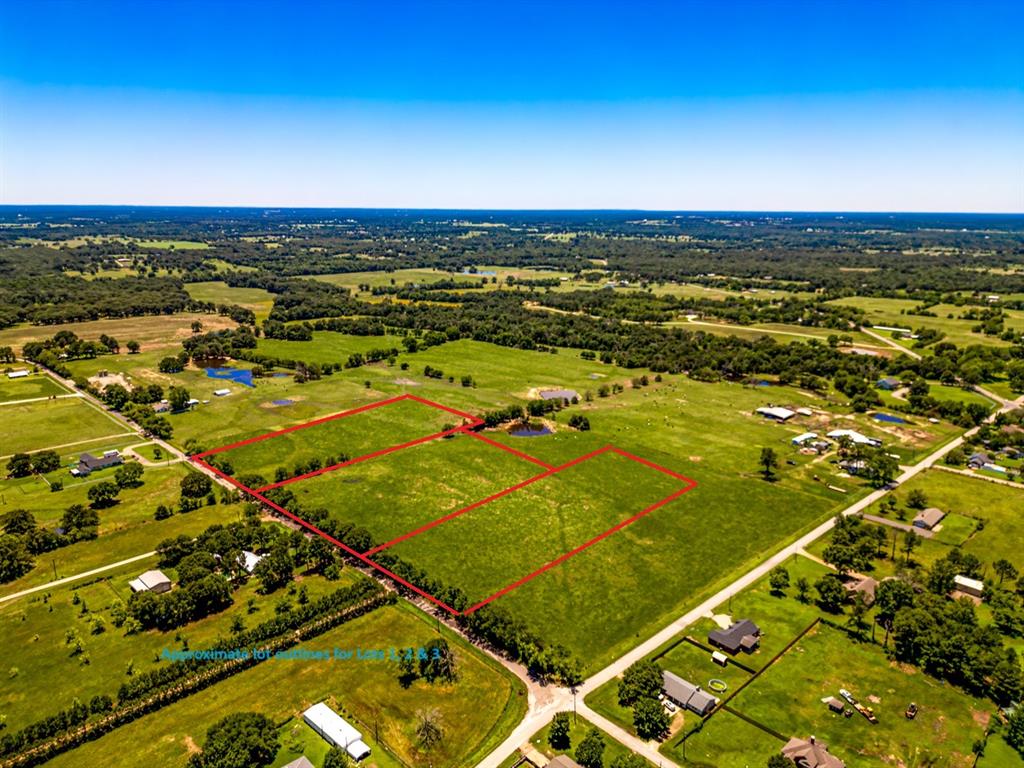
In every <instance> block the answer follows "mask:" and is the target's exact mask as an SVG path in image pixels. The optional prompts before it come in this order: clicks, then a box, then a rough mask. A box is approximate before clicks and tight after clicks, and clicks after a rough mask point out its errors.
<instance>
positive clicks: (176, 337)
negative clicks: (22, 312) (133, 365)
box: [0, 312, 235, 357]
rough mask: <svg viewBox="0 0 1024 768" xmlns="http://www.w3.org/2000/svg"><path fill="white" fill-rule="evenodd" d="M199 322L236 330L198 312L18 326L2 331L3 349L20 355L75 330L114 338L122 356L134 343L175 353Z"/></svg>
mask: <svg viewBox="0 0 1024 768" xmlns="http://www.w3.org/2000/svg"><path fill="white" fill-rule="evenodd" d="M195 320H199V321H200V322H201V323H202V324H203V328H204V329H205V330H207V331H214V330H219V329H221V328H234V327H235V323H234V321H232V320H230V319H229V318H227V317H221V316H220V315H206V314H200V313H196V312H179V313H178V314H175V315H144V316H141V317H124V318H116V319H111V320H90V321H88V322H84V323H64V324H61V325H27V324H23V325H15V326H12V327H10V328H4V329H2V330H0V346H12V347H14V351H15V352H17V353H20V352H21V347H22V345H24V344H25V342H26V341H41V340H43V339H48V338H50V337H51V336H53V335H54V334H55V333H58V332H60V331H72V332H73V333H76V334H78V336H79V337H80V338H83V339H99V337H100V336H101V335H102V334H104V333H105V334H107V335H108V336H113V337H114V338H115V339H117V340H118V341H119V342H121V350H122V354H124V355H125V356H126V357H127V356H128V355H127V352H125V351H124V350H125V344H127V343H128V342H129V341H131V340H135V341H137V342H139V344H140V345H142V350H143V351H150V350H154V349H160V350H167V353H168V354H176V353H177V352H178V351H179V350H180V349H181V340H182V339H184V338H187V337H189V336H191V335H192V322H193V321H195Z"/></svg>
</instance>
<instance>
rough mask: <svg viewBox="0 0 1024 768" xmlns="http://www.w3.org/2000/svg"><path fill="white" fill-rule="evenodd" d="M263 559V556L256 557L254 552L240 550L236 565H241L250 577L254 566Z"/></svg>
mask: <svg viewBox="0 0 1024 768" xmlns="http://www.w3.org/2000/svg"><path fill="white" fill-rule="evenodd" d="M262 559H263V555H257V554H256V553H255V552H246V551H245V550H244V549H243V550H242V554H240V555H239V556H238V564H239V565H241V566H242V567H243V568H244V569H245V572H246V573H248V574H249V575H250V576H251V575H252V572H253V571H255V570H256V566H257V565H259V562H260V560H262Z"/></svg>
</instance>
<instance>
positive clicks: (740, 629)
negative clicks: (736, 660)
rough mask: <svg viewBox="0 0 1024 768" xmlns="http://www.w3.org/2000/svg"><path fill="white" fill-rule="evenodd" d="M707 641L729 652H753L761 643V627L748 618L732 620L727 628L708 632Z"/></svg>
mask: <svg viewBox="0 0 1024 768" xmlns="http://www.w3.org/2000/svg"><path fill="white" fill-rule="evenodd" d="M708 643H710V644H711V645H713V646H715V647H716V648H721V649H722V650H723V651H728V652H729V653H738V652H740V651H743V652H744V653H753V652H754V651H756V650H757V647H758V646H759V645H760V644H761V629H760V627H758V626H757V624H755V623H754V622H752V621H751V620H750V619H743V620H742V621H737V622H734V623H733V624H732V625H731V626H730V627H729V628H728V629H716V630H715V631H713V632H710V633H709V634H708Z"/></svg>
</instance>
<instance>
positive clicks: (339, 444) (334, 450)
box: [218, 400, 463, 482]
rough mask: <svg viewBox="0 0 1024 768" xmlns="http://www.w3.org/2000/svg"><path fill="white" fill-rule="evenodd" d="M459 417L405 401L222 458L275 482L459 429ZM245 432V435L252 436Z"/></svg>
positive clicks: (253, 445) (238, 469)
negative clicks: (282, 473) (278, 475)
mask: <svg viewBox="0 0 1024 768" xmlns="http://www.w3.org/2000/svg"><path fill="white" fill-rule="evenodd" d="M462 421H463V420H462V419H460V418H459V417H458V416H455V415H453V414H450V413H448V412H446V411H442V410H441V409H440V408H434V407H431V406H429V405H424V404H422V403H420V402H417V401H415V400H399V401H398V402H394V403H391V404H389V405H385V406H381V407H379V408H373V409H371V410H367V411H363V412H362V413H356V414H352V415H351V416H344V417H342V418H338V419H333V420H331V421H327V422H323V423H320V424H315V425H313V426H309V427H305V428H303V429H300V430H296V431H294V432H289V433H287V434H283V435H278V436H276V437H272V438H268V439H266V440H261V441H259V442H255V443H249V444H248V445H243V446H239V447H238V448H232V449H230V450H228V451H224V452H223V453H220V454H218V456H219V457H220V458H226V459H227V460H228V461H230V462H231V464H232V465H233V466H234V470H235V474H238V475H240V474H242V473H245V472H257V473H259V474H261V475H263V476H264V477H265V478H267V480H268V482H273V477H274V469H275V468H277V467H280V466H284V467H287V468H289V469H291V468H292V467H294V466H295V464H296V463H302V464H306V463H307V462H309V461H310V460H311V459H319V460H320V461H321V463H322V465H323V466H329V465H328V464H327V461H326V460H327V459H328V458H331V459H333V461H331V462H330V463H331V464H335V463H337V462H338V460H339V456H340V455H341V454H345V455H346V456H348V458H350V459H354V458H356V457H358V456H365V455H367V454H370V453H374V452H376V451H380V450H383V449H385V448H390V447H392V446H395V445H400V444H402V443H407V442H409V441H411V440H416V439H419V438H421V437H426V436H428V435H431V434H435V433H437V432H441V431H443V430H445V429H448V428H451V427H454V426H458V425H459V424H460V423H461V422H462ZM248 436H249V435H245V434H244V433H243V437H248Z"/></svg>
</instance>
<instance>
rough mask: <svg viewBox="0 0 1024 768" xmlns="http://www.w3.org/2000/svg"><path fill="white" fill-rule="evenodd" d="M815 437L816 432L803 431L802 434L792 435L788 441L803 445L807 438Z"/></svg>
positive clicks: (816, 435) (812, 438) (814, 438)
mask: <svg viewBox="0 0 1024 768" xmlns="http://www.w3.org/2000/svg"><path fill="white" fill-rule="evenodd" d="M817 437H818V433H817V432H804V433H803V434H802V435H797V436H796V437H794V438H793V439H792V440H790V442H791V443H793V445H803V444H804V443H806V442H807V441H808V440H816V439H817Z"/></svg>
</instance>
